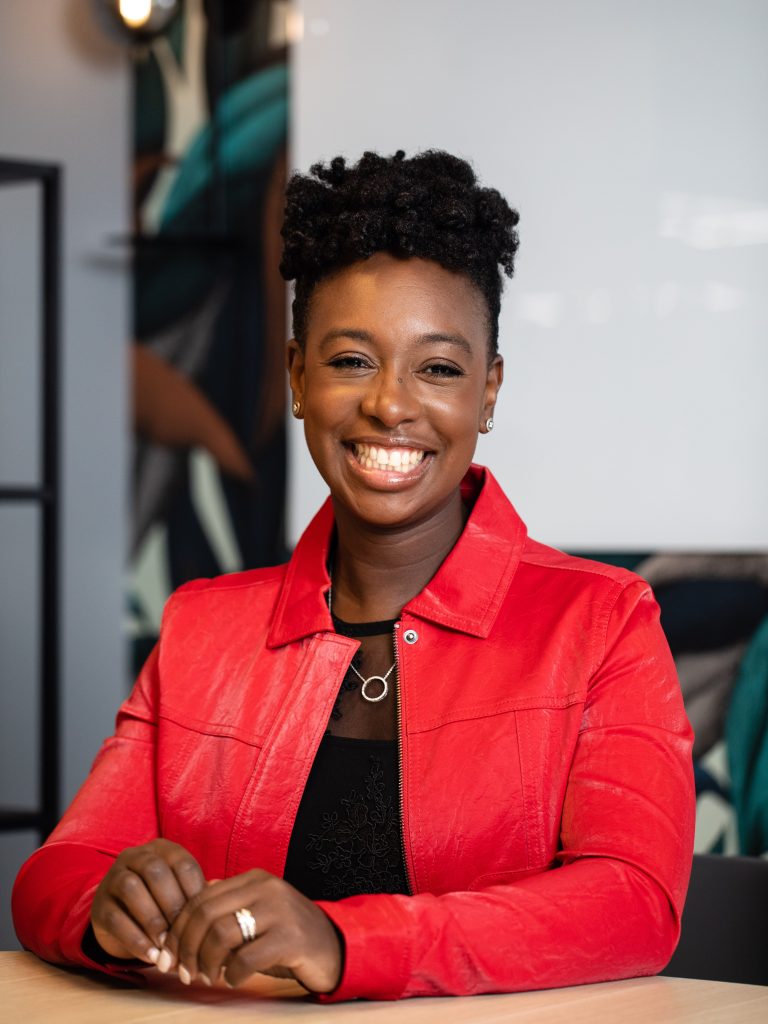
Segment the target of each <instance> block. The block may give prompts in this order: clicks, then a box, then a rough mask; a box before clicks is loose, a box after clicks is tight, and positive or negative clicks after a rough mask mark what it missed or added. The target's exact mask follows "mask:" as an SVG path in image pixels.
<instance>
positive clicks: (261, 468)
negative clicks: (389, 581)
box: [129, 0, 288, 670]
mask: <svg viewBox="0 0 768 1024" xmlns="http://www.w3.org/2000/svg"><path fill="white" fill-rule="evenodd" d="M285 23H286V5H285V4H284V3H275V2H267V0H234V2H229V0H228V2H227V3H219V2H218V0H211V2H204V0H186V2H185V3H184V4H183V5H181V6H180V9H179V13H178V15H177V16H175V17H174V18H173V20H172V21H171V22H170V24H169V25H168V27H167V29H166V30H165V31H164V33H163V34H162V35H161V36H159V37H158V38H155V39H154V40H153V41H152V42H151V44H149V45H148V46H147V47H146V49H145V51H144V52H143V53H142V54H139V55H138V56H137V60H136V63H135V76H134V86H135V119H134V147H133V148H134V175H133V186H134V343H133V345H132V350H131V360H132V368H133V380H134V403H133V405H134V427H135V455H134V469H133V480H132V488H133V518H132V539H131V592H130V607H129V615H130V628H131V634H132V644H133V659H132V660H133V668H134V669H135V670H138V668H139V667H140V665H141V664H142V662H143V660H144V658H145V656H146V654H147V653H148V651H149V649H150V648H151V646H152V644H153V643H154V641H155V639H156V637H157V633H158V629H159V622H160V614H161V612H162V606H163V603H164V601H165V599H166V598H167V596H168V595H169V594H170V593H171V591H172V590H173V589H174V588H175V587H177V586H179V585H180V584H181V583H183V582H185V581H186V580H189V579H193V578H195V577H199V576H214V575H217V574H218V573H221V572H232V571H236V570H238V569H241V568H245V567H248V568H254V567H257V566H262V565H269V564H274V563H276V562H280V561H283V560H284V559H285V557H286V551H285V546H284V512H285V508H284V506H285V476H286V470H285V460H286V438H285V427H284V404H285V388H286V384H285V371H284V362H283V360H284V346H285V338H286V317H285V312H286V299H285V287H284V283H283V281H282V279H281V277H280V275H279V272H278V269H277V267H278V263H279V254H280V247H281V240H280V236H279V229H280V222H281V217H282V201H283V200H282V196H283V191H284V185H285V173H286V172H285V167H286V139H287V129H288V66H287V51H286V45H285Z"/></svg>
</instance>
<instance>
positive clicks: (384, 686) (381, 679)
mask: <svg viewBox="0 0 768 1024" xmlns="http://www.w3.org/2000/svg"><path fill="white" fill-rule="evenodd" d="M332 588H333V581H332V580H331V579H330V578H329V581H328V611H329V612H330V613H331V615H333V609H332V608H331V590H332ZM396 664H397V661H393V662H392V664H391V665H390V667H389V671H388V672H386V674H385V675H383V676H376V675H373V676H368V678H367V679H366V678H365V676H364V675H363V674H362V673H361V672H358V671H357V669H356V668H355V666H354V665H351V664H350V666H349V667H350V668H351V669H352V671H353V672H354V673H355V675H356V676H357V678H358V679H359V680H360V682H361V683H362V684H363V685H362V686H361V688H360V696H361V697H362V698H363V700H364V701H367V702H368V704H378V703H379V701H381V700H384V698H385V697H386V696H387V694H388V693H389V683H388V682H387V680H388V679H389V677H390V676H391V675H392V671H393V669H394V667H395V665H396ZM371 683H381V693H380V694H379V695H378V696H377V697H371V696H370V694H369V693H367V692H366V691H367V689H368V687H369V685H370V684H371Z"/></svg>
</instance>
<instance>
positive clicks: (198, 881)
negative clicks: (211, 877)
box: [170, 850, 206, 900]
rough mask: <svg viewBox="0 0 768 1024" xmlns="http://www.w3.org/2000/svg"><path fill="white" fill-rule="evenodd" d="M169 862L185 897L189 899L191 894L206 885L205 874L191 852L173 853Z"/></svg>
mask: <svg viewBox="0 0 768 1024" xmlns="http://www.w3.org/2000/svg"><path fill="white" fill-rule="evenodd" d="M170 864H171V867H172V868H173V873H174V875H175V876H176V881H177V882H178V883H179V887H180V888H181V891H182V892H183V893H184V896H185V898H186V899H188V900H191V899H192V897H193V896H197V894H198V893H199V892H202V890H203V889H204V888H205V886H206V881H205V875H204V874H203V871H202V868H201V867H200V865H199V864H198V863H197V861H196V860H195V858H194V857H193V856H192V854H191V853H187V851H186V850H184V851H183V856H182V854H181V853H179V854H177V855H174V856H173V857H172V858H171V860H170Z"/></svg>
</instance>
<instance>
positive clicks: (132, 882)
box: [110, 869, 168, 948]
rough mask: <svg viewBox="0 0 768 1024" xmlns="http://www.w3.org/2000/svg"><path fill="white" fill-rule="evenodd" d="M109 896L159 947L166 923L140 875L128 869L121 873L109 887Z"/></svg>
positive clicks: (165, 932) (166, 927)
mask: <svg viewBox="0 0 768 1024" xmlns="http://www.w3.org/2000/svg"><path fill="white" fill-rule="evenodd" d="M110 894H111V895H112V896H113V897H114V898H115V900H116V901H117V902H118V903H119V904H120V905H121V906H122V907H123V909H124V910H125V911H126V913H127V914H128V915H129V916H130V917H131V918H132V920H133V921H134V922H135V923H136V924H137V925H138V926H139V927H140V928H141V929H142V931H143V932H144V934H145V935H146V936H147V937H148V938H149V939H151V943H152V945H154V946H156V947H158V948H159V947H161V946H162V945H163V940H164V938H165V935H166V934H167V932H168V923H167V921H166V918H165V914H164V913H163V911H162V910H161V908H160V907H159V906H158V904H157V901H156V900H155V898H154V896H153V894H152V892H151V891H150V889H148V888H147V885H146V883H145V881H144V879H143V878H142V877H141V875H138V874H136V872H135V871H132V870H130V869H126V870H124V871H121V872H120V873H119V874H118V875H116V877H115V879H114V881H113V883H112V885H111V886H110Z"/></svg>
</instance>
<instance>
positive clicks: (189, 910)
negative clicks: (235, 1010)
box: [91, 839, 342, 992]
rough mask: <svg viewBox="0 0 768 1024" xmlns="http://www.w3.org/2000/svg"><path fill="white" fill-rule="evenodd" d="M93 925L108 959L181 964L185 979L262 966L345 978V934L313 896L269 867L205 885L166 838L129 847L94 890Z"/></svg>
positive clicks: (326, 985) (237, 979) (317, 983)
mask: <svg viewBox="0 0 768 1024" xmlns="http://www.w3.org/2000/svg"><path fill="white" fill-rule="evenodd" d="M244 908H245V909H248V910H250V911H251V913H252V914H253V916H254V918H255V921H256V938H255V939H254V940H252V941H250V942H244V941H243V934H242V932H241V930H240V926H239V924H238V922H237V919H236V917H235V912H236V911H238V910H241V909H244ZM91 924H92V927H93V931H94V934H95V936H96V939H97V941H98V943H99V945H100V946H101V947H102V948H103V949H104V950H105V952H106V953H108V954H109V955H110V956H114V957H118V958H121V959H125V958H132V957H136V958H138V959H140V960H144V961H145V962H146V963H152V964H156V965H157V966H158V967H159V968H160V969H161V970H165V971H168V970H174V969H175V970H176V971H178V974H179V977H180V978H181V979H182V981H184V982H185V983H187V984H189V983H190V982H192V981H194V980H195V979H196V978H199V979H201V980H202V981H204V982H206V983H213V982H215V981H217V980H218V979H219V977H220V976H222V974H223V977H224V980H225V981H226V982H227V984H228V985H231V986H235V985H239V984H240V983H242V982H243V981H245V979H246V978H248V977H249V976H250V975H251V974H254V973H257V972H258V973H260V974H271V975H273V976H275V977H283V978H295V979H296V981H298V982H300V983H301V984H302V985H304V987H305V988H307V989H309V990H310V991H313V992H330V991H331V989H333V988H335V987H336V985H337V984H338V982H339V978H340V975H341V962H342V951H341V943H340V941H339V937H338V934H337V932H336V929H335V928H334V926H333V924H332V923H331V921H330V919H329V918H328V917H327V916H326V914H324V913H323V911H322V910H320V908H319V907H318V906H316V904H315V903H313V902H312V900H309V899H307V898H306V896H303V895H302V894H301V893H300V892H299V891H298V890H297V889H294V887H293V886H292V885H289V884H288V882H286V881H284V880H283V879H282V878H277V877H276V876H275V875H271V874H269V872H267V871H260V870H254V871H246V872H245V873H244V874H242V875H235V876H233V877H232V878H227V879H224V880H223V881H218V880H217V881H211V882H208V881H206V879H205V877H204V876H203V873H202V871H201V869H200V865H199V864H198V863H197V861H196V860H195V858H194V857H193V856H192V855H191V854H190V853H189V852H188V851H187V850H185V849H184V847H183V846H179V845H178V844H177V843H172V842H170V841H169V840H167V839H155V840H153V841H152V842H150V843H146V844H145V845H143V846H133V847H129V848H128V849H126V850H123V852H122V853H121V854H120V855H119V857H117V859H116V860H115V863H114V864H113V866H112V867H111V868H110V870H109V871H108V872H107V874H106V875H105V877H104V879H103V881H102V882H101V885H100V886H99V888H98V889H97V890H96V895H95V896H94V900H93V907H92V909H91Z"/></svg>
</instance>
